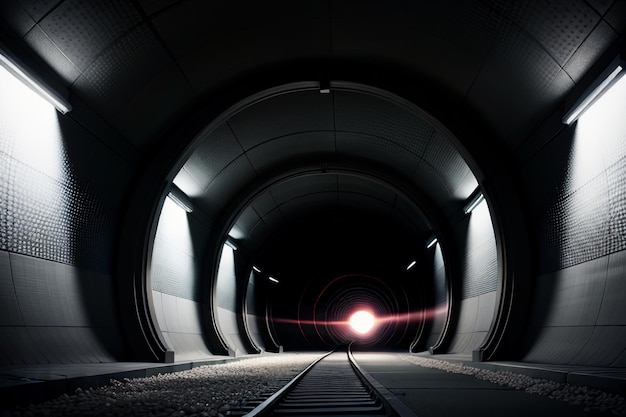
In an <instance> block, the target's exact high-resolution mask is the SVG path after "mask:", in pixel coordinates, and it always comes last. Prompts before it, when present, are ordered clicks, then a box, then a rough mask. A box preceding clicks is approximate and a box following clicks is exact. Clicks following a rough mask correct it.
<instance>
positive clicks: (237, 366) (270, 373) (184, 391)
mask: <svg viewBox="0 0 626 417" xmlns="http://www.w3.org/2000/svg"><path fill="white" fill-rule="evenodd" d="M319 356H320V355H319V354H281V355H271V356H260V357H254V358H249V359H248V358H246V359H242V360H238V361H233V362H228V363H223V364H214V365H206V366H201V367H198V368H194V369H190V370H188V371H182V372H176V373H169V374H158V375H155V376H152V377H147V378H133V379H124V380H122V381H116V380H111V382H110V384H109V385H107V386H104V387H101V388H96V389H88V390H82V389H80V388H79V389H77V390H76V392H75V393H74V394H73V395H68V394H64V395H62V396H60V397H58V398H56V399H54V400H51V401H46V402H44V403H41V404H36V405H29V406H27V407H21V408H17V409H16V410H14V411H5V412H4V413H2V417H18V416H25V417H38V416H50V417H53V416H167V417H169V416H179V417H180V416H202V417H207V416H218V417H219V416H225V415H226V414H228V413H227V411H228V410H230V409H231V408H234V407H237V406H239V405H241V404H243V403H245V402H246V401H247V400H249V399H253V398H257V397H259V396H260V395H262V394H264V393H268V392H274V391H276V390H277V389H279V388H280V387H282V386H283V385H284V384H285V383H286V382H287V381H289V380H291V379H292V378H293V377H295V376H296V375H298V374H299V373H300V372H301V371H302V370H304V369H305V368H306V367H307V366H308V365H309V364H310V363H311V362H313V361H314V360H315V359H317V358H319Z"/></svg>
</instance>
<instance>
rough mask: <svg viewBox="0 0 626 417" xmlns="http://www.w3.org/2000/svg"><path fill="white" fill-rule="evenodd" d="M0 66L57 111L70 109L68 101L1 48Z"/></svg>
mask: <svg viewBox="0 0 626 417" xmlns="http://www.w3.org/2000/svg"><path fill="white" fill-rule="evenodd" d="M0 66H2V67H4V68H5V69H6V70H7V71H9V72H10V73H11V74H12V75H13V76H14V77H15V78H17V79H18V80H20V81H21V82H22V83H24V84H25V85H26V86H28V87H29V88H30V89H31V90H33V91H34V92H35V93H37V94H38V95H39V96H41V97H42V98H43V99H44V100H46V101H47V102H48V103H50V104H52V105H53V106H54V107H56V109H57V110H58V111H59V112H61V113H63V114H65V113H68V112H70V111H71V110H72V105H71V104H70V103H69V101H67V100H66V99H65V98H64V97H62V96H61V95H60V94H59V93H57V92H55V91H54V90H53V89H52V88H50V87H49V86H47V85H46V83H45V82H43V81H42V80H40V79H39V78H38V77H36V76H35V75H34V73H33V72H32V71H28V70H27V69H26V68H25V67H24V66H23V65H18V63H17V61H15V60H13V59H10V58H8V57H7V53H6V52H5V51H1V50H0Z"/></svg>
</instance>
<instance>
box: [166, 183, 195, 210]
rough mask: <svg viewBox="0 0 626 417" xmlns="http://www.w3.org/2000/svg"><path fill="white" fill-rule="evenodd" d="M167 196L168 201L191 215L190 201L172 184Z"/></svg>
mask: <svg viewBox="0 0 626 417" xmlns="http://www.w3.org/2000/svg"><path fill="white" fill-rule="evenodd" d="M167 196H168V197H169V198H170V200H172V201H173V202H174V203H176V204H177V205H178V207H180V208H182V209H183V210H185V211H186V212H187V213H191V212H192V211H193V206H192V204H191V200H190V199H189V197H187V194H185V193H184V192H183V190H181V189H180V188H178V187H177V186H175V185H174V184H172V185H171V187H170V192H169V194H167Z"/></svg>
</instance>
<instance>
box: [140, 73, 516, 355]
mask: <svg viewBox="0 0 626 417" xmlns="http://www.w3.org/2000/svg"><path fill="white" fill-rule="evenodd" d="M331 86H332V89H333V91H335V90H337V91H342V89H343V90H346V91H353V90H357V91H359V92H360V93H363V91H360V90H359V89H360V88H361V86H360V85H357V84H352V83H341V82H339V83H331ZM293 90H296V91H306V92H315V93H318V90H319V84H317V83H296V84H291V85H288V86H282V87H277V88H275V89H271V90H268V91H264V92H262V93H259V94H257V95H255V96H252V97H251V98H250V99H249V100H245V101H244V102H241V103H239V105H238V106H234V107H231V109H230V110H228V111H227V112H225V113H222V115H221V116H220V117H217V118H216V119H214V121H213V123H211V124H210V125H209V126H208V127H207V128H205V129H204V130H202V131H201V133H200V134H197V135H196V136H195V137H196V138H198V137H201V136H202V135H203V134H206V133H207V132H211V130H212V129H214V128H215V126H216V125H219V124H220V123H223V121H224V120H229V119H230V117H232V114H237V113H238V112H239V111H242V110H245V109H247V108H250V107H251V106H252V104H251V102H255V101H257V102H258V101H263V100H268V98H269V99H271V98H273V97H277V96H281V95H283V96H284V95H287V92H288V91H293ZM364 90H365V94H370V95H371V94H373V93H372V92H376V93H379V92H380V91H381V90H379V89H376V88H373V87H367V88H364ZM286 91H287V92H286ZM390 94H391V93H385V94H384V97H385V99H388V98H389V97H390ZM391 97H396V96H393V95H391ZM401 104H402V106H404V107H410V108H411V109H417V107H415V106H414V105H412V104H411V103H410V102H408V101H406V100H401ZM420 113H421V114H425V113H424V112H423V111H421V110H420ZM228 114H231V116H230V117H229V116H227V115H228ZM427 120H428V121H429V122H432V123H435V124H436V125H437V128H438V129H441V130H443V131H444V132H447V133H448V134H449V136H450V137H455V136H454V135H452V134H451V133H450V131H449V130H448V129H446V128H445V127H443V126H442V125H441V124H440V123H438V122H436V119H434V118H432V117H431V116H428V117H427ZM454 146H455V148H456V147H457V146H458V144H455V145H454ZM463 153H464V154H465V155H467V154H468V153H467V151H464V152H463ZM190 154H193V151H192V146H188V147H187V150H186V151H185V152H184V155H185V156H187V155H190ZM465 155H464V157H463V160H464V161H468V158H467V157H466V156H465ZM177 161H178V162H176V163H174V164H172V165H173V166H174V167H176V168H178V171H177V169H176V168H174V169H172V170H170V174H169V175H168V178H170V180H166V183H165V185H164V186H163V187H161V189H162V190H163V191H161V193H160V194H161V195H162V196H164V195H165V194H166V192H167V184H168V183H169V182H170V181H171V182H174V183H176V179H175V178H173V176H174V175H175V174H176V173H177V172H178V173H180V172H181V171H182V170H183V169H184V167H183V168H180V166H181V165H183V164H184V161H185V158H184V157H183V158H178V160H177ZM181 161H183V162H182V163H181ZM469 161H472V159H469ZM473 165H474V167H473V169H476V168H475V166H477V164H476V163H473ZM322 169H324V165H322ZM473 169H472V170H473ZM472 170H471V171H472ZM479 174H480V176H481V177H484V176H485V174H484V173H483V172H482V171H479ZM499 181H501V179H499V180H498V181H494V184H495V185H496V186H495V187H492V186H490V183H489V181H485V182H483V183H481V188H482V189H483V190H484V191H483V192H484V193H485V194H486V195H487V200H488V201H489V207H490V212H491V211H493V210H494V209H493V205H494V200H493V198H492V197H490V195H489V194H490V189H493V190H495V189H496V188H502V187H501V185H498V182H499ZM505 181H506V179H505ZM485 184H487V186H486V187H485ZM506 185H507V186H509V190H508V192H507V193H509V194H510V185H511V183H510V182H507V183H506ZM181 188H184V187H181ZM498 191H501V190H498ZM161 201H163V199H162V200H161ZM457 205H458V204H457ZM157 211H158V210H155V211H154V213H155V215H154V216H155V217H156V212H157ZM510 213H515V214H514V215H513V217H516V216H518V215H519V214H520V213H519V210H517V211H511V212H510ZM510 213H509V215H505V216H503V217H505V218H506V217H510ZM494 218H495V219H497V218H498V217H494ZM220 222H221V223H222V225H223V224H227V223H226V221H225V219H224V218H223V217H222V218H221V220H220ZM518 224H519V223H518ZM153 227H154V226H153ZM494 227H495V228H496V231H499V230H500V228H499V227H497V225H495V224H494ZM225 229H226V227H224V226H222V227H221V228H219V227H218V228H217V229H215V230H213V231H214V232H215V231H217V233H216V234H215V235H218V236H220V238H219V239H217V240H215V239H214V240H213V247H214V248H217V247H218V245H217V243H218V242H219V241H220V240H222V239H223V238H224V232H225ZM496 235H498V233H496ZM500 240H501V241H503V240H504V239H502V237H501V236H500ZM518 240H519V239H518ZM148 244H149V243H148ZM497 246H498V251H499V252H498V257H499V259H501V257H502V256H503V255H504V253H505V252H504V251H503V250H502V245H501V244H500V245H497ZM212 253H213V259H217V256H218V255H217V252H216V250H215V249H214V250H213V251H212ZM507 265H512V263H511V262H508V263H507ZM499 268H500V270H499V272H498V274H499V277H500V278H499V280H498V286H499V293H498V301H497V305H498V306H499V307H497V312H496V315H497V316H498V317H500V316H502V317H505V316H506V317H505V318H504V319H503V320H500V318H496V320H495V322H496V323H502V324H500V328H501V330H500V331H499V332H498V331H495V330H494V331H491V330H490V333H491V335H490V336H489V338H488V340H490V342H488V343H487V344H490V345H491V346H492V347H491V348H489V349H491V350H495V347H493V346H497V344H498V343H499V341H500V340H501V339H502V334H500V335H499V336H496V337H495V338H494V336H493V334H495V333H502V329H504V328H506V327H507V323H508V320H509V319H510V309H511V304H512V303H511V300H510V299H507V298H506V297H502V296H501V295H500V294H504V293H506V292H507V291H511V285H510V284H509V285H506V283H502V282H501V281H503V278H505V277H506V272H505V270H504V268H502V267H501V266H500V267H499ZM212 270H215V268H212ZM143 288H144V294H145V292H147V289H146V288H145V286H144V287H143ZM450 291H453V290H450ZM450 299H451V300H452V299H453V297H450ZM507 300H508V301H507ZM211 302H212V301H211V300H209V304H211ZM507 302H508V304H509V305H504V304H506V303H507ZM135 304H144V305H145V306H146V307H144V311H145V312H146V316H147V317H154V313H153V312H152V311H151V309H152V308H153V306H151V303H150V302H145V301H144V302H142V303H135ZM450 304H451V305H450V308H449V310H448V317H447V319H446V329H445V332H444V334H443V335H442V337H441V340H440V341H439V342H438V343H437V346H435V347H434V349H433V351H434V352H440V351H445V349H446V348H447V345H448V344H449V340H446V338H448V339H449V338H450V337H451V336H450V334H451V332H453V330H454V329H453V326H454V321H455V318H454V314H455V312H454V308H453V303H452V302H451V303H450ZM149 320H150V319H149V318H146V319H145V320H144V321H149ZM212 326H213V327H212V329H211V325H209V332H210V333H215V334H216V335H217V336H215V337H214V339H215V340H214V341H213V342H209V343H208V344H209V345H211V346H213V349H212V350H213V351H217V352H220V351H223V347H224V343H223V341H222V340H221V338H220V336H219V331H217V329H216V328H215V325H214V323H213V325H212ZM141 327H144V328H145V327H148V328H150V325H148V324H147V323H144V324H143V325H142V326H141ZM496 327H497V326H496ZM204 328H205V330H206V328H207V326H206V325H205V326H204ZM152 333H153V336H151V337H152V338H155V339H159V340H160V338H159V337H158V331H156V332H152ZM154 333H157V335H156V336H155V335H154ZM144 335H145V332H144ZM205 336H206V335H205ZM149 338H150V337H149ZM494 340H495V341H496V342H495V343H494V342H493V341H494ZM148 344H149V345H150V344H151V343H148ZM152 344H155V343H154V342H152ZM156 345H157V346H156V350H157V351H158V349H159V347H160V346H158V345H159V343H156ZM153 350H155V349H153Z"/></svg>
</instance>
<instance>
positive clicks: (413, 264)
mask: <svg viewBox="0 0 626 417" xmlns="http://www.w3.org/2000/svg"><path fill="white" fill-rule="evenodd" d="M415 265H417V261H416V260H412V261H411V263H410V264H408V265H407V266H406V270H407V271H409V270H410V269H411V268H413V267H414V266H415Z"/></svg>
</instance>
